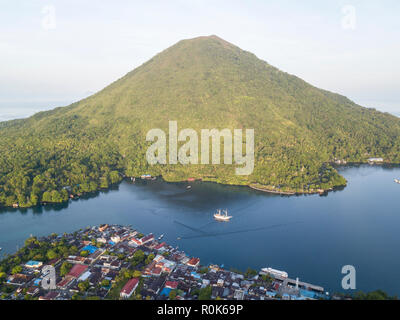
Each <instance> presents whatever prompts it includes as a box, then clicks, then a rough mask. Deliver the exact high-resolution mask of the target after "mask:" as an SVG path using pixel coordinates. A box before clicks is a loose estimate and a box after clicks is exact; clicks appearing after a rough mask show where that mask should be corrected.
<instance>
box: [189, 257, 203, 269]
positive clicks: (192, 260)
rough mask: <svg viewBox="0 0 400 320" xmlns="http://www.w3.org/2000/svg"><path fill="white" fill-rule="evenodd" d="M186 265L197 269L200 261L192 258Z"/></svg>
mask: <svg viewBox="0 0 400 320" xmlns="http://www.w3.org/2000/svg"><path fill="white" fill-rule="evenodd" d="M186 264H187V265H188V266H190V267H197V266H198V265H199V264H200V259H199V258H192V259H190V260H189V261H188V262H186Z"/></svg>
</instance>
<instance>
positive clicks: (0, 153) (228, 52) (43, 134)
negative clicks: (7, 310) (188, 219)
mask: <svg viewBox="0 0 400 320" xmlns="http://www.w3.org/2000/svg"><path fill="white" fill-rule="evenodd" d="M171 120H176V121H177V122H178V129H179V130H180V129H184V128H192V129H194V130H196V131H197V132H200V130H201V129H212V128H216V129H224V128H228V129H231V130H233V129H241V128H243V129H246V128H249V129H254V130H255V169H254V171H253V173H252V174H251V175H249V176H238V175H235V171H234V170H235V168H236V167H237V166H236V165H188V166H185V165H155V166H150V165H149V164H148V163H147V162H146V157H145V154H146V150H147V148H148V146H149V145H150V143H148V142H146V133H147V132H148V130H150V129H153V128H161V129H163V130H164V131H165V132H168V122H169V121H171ZM182 144H183V142H182ZM399 151H400V119H398V118H397V117H395V116H392V115H390V114H385V113H381V112H378V111H376V110H373V109H367V108H363V107H361V106H358V105H356V104H355V103H353V102H352V101H350V100H349V99H347V98H346V97H343V96H340V95H338V94H334V93H331V92H328V91H325V90H321V89H318V88H316V87H314V86H312V85H310V84H308V83H306V82H304V81H303V80H301V79H299V78H297V77H295V76H292V75H289V74H287V73H285V72H282V71H280V70H278V69H277V68H275V67H273V66H271V65H269V64H268V63H266V62H265V61H262V60H260V59H258V58H257V57H256V56H255V55H253V54H251V53H249V52H246V51H243V50H241V49H240V48H238V47H236V46H234V45H232V44H230V43H228V42H226V41H224V40H222V39H220V38H218V37H216V36H210V37H199V38H195V39H190V40H183V41H180V42H178V43H177V44H175V45H174V46H172V47H170V48H168V49H167V50H165V51H163V52H161V53H160V54H158V55H156V56H155V57H154V58H152V59H151V60H149V61H148V62H146V63H145V64H143V65H142V66H140V67H138V68H136V69H135V70H133V71H131V72H130V73H128V74H127V75H126V76H124V77H123V78H121V79H119V80H117V81H116V82H114V83H112V84H111V85H109V86H108V87H106V88H105V89H103V90H102V91H100V92H98V93H97V94H94V95H93V96H90V97H88V98H86V99H84V100H82V101H79V102H77V103H74V104H72V105H70V106H67V107H62V108H56V109H54V110H51V111H46V112H40V113H38V114H36V115H34V116H32V117H30V118H27V119H21V120H13V121H7V122H1V123H0V205H3V206H12V205H19V206H20V207H29V206H34V205H37V204H39V203H41V202H62V201H65V200H67V199H68V196H69V195H70V194H79V193H85V192H91V191H95V190H99V189H102V188H108V187H109V186H110V185H111V184H114V183H118V182H119V181H121V179H123V177H124V176H140V175H141V174H145V173H148V174H151V175H153V176H159V175H161V176H162V177H163V178H164V179H165V180H167V181H182V180H186V179H187V178H189V177H194V178H198V179H203V180H206V181H214V182H219V183H225V184H236V185H253V186H257V187H260V188H265V189H268V190H278V191H293V192H300V193H302V192H303V193H307V192H314V191H316V190H320V189H323V190H329V189H331V188H334V187H338V186H344V185H346V180H345V179H344V178H343V177H342V176H340V175H339V173H338V172H337V171H336V169H334V168H333V167H332V166H331V163H332V162H333V161H335V160H344V161H347V162H366V161H367V159H368V158H370V157H382V158H384V159H385V161H386V162H390V163H400V152H399Z"/></svg>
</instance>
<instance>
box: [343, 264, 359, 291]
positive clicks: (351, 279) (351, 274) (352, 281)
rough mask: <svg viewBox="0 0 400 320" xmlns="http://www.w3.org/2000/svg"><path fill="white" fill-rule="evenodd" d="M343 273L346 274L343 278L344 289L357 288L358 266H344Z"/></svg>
mask: <svg viewBox="0 0 400 320" xmlns="http://www.w3.org/2000/svg"><path fill="white" fill-rule="evenodd" d="M342 274H345V276H344V277H343V279H342V288H343V289H344V290H349V289H352V290H355V289H356V268H354V266H352V265H346V266H343V268H342Z"/></svg>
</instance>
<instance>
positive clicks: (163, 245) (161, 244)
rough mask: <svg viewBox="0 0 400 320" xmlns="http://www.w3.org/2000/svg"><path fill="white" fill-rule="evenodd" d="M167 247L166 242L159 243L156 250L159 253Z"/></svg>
mask: <svg viewBox="0 0 400 320" xmlns="http://www.w3.org/2000/svg"><path fill="white" fill-rule="evenodd" d="M165 246H166V243H165V242H163V243H159V244H158V245H156V246H155V247H154V250H157V251H159V250H162V249H163V248H164V247H165Z"/></svg>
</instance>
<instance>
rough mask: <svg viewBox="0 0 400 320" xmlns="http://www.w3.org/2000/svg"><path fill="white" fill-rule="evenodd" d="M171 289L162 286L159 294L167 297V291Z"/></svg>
mask: <svg viewBox="0 0 400 320" xmlns="http://www.w3.org/2000/svg"><path fill="white" fill-rule="evenodd" d="M171 290H172V289H171V288H164V289H162V291H161V295H164V296H166V297H168V296H169V293H170V292H171Z"/></svg>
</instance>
